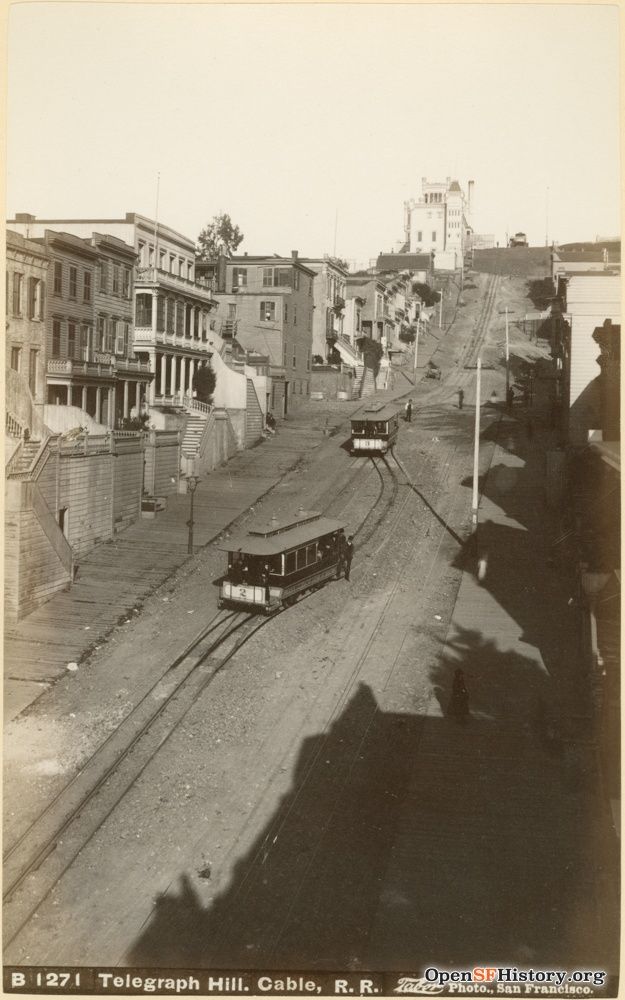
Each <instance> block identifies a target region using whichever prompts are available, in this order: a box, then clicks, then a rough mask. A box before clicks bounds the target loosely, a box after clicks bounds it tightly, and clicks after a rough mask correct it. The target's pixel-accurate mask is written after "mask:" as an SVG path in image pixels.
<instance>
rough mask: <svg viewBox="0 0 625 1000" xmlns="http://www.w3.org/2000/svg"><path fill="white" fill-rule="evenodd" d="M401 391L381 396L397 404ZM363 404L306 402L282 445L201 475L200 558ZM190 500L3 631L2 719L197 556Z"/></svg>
mask: <svg viewBox="0 0 625 1000" xmlns="http://www.w3.org/2000/svg"><path fill="white" fill-rule="evenodd" d="M404 392H405V390H404V389H403V386H401V385H399V386H397V387H396V388H395V389H393V390H389V391H386V392H379V393H377V394H376V396H375V397H374V398H377V399H380V400H382V399H387V400H391V399H393V398H395V397H396V396H398V395H401V394H402V393H404ZM360 406H362V400H354V401H349V402H340V403H336V404H332V403H330V404H326V405H324V404H319V403H314V402H306V403H305V404H303V405H302V407H301V408H300V409H299V410H298V411H297V412H296V413H294V414H292V415H290V416H289V418H288V419H287V420H286V421H283V422H281V423H280V425H279V428H278V432H277V434H276V435H275V437H270V438H268V439H267V440H264V441H262V442H260V444H259V445H257V446H256V447H254V448H251V449H248V450H246V451H243V452H240V453H238V454H237V455H235V456H234V458H233V459H232V460H231V461H230V462H228V463H227V464H226V465H224V466H221V467H220V468H218V469H215V470H214V471H213V472H211V473H210V474H209V475H207V476H205V477H203V478H202V479H201V480H200V482H199V484H198V487H197V490H196V492H195V495H194V538H193V543H194V551H195V552H197V551H198V550H199V549H201V548H202V547H204V546H206V545H207V544H208V543H209V542H210V541H211V540H213V539H214V538H216V537H217V536H218V535H219V534H220V533H221V532H222V531H223V530H224V528H226V527H227V526H228V525H230V524H232V522H233V521H235V520H236V519H237V518H239V517H240V516H241V515H243V514H244V513H246V512H247V511H248V510H249V508H250V507H251V506H252V505H253V504H254V503H255V502H257V501H258V499H259V498H261V497H263V496H264V495H265V494H266V493H268V492H269V491H270V490H271V489H273V488H274V487H275V486H276V485H277V484H278V483H279V482H280V481H281V480H282V479H283V478H284V476H286V475H287V473H288V472H289V471H291V470H292V469H294V468H295V467H296V466H297V464H298V463H299V462H300V461H301V459H302V458H303V457H304V456H306V455H308V454H309V453H310V452H311V451H313V450H316V449H318V448H319V447H320V446H323V444H324V442H325V443H326V444H327V445H328V446H329V447H332V448H336V447H337V443H336V440H334V441H332V435H334V434H335V432H336V431H337V430H338V429H339V428H340V427H344V428H345V430H347V421H348V419H349V417H350V415H351V413H352V412H354V410H356V409H358V408H359V407H360ZM189 507H190V503H189V497H188V496H187V495H186V494H173V495H171V496H169V497H168V498H167V509H166V510H165V511H162V512H159V513H158V514H157V516H156V518H155V519H154V520H151V519H139V520H138V521H136V522H134V523H133V524H132V525H130V526H129V527H128V528H126V529H125V530H124V531H123V532H121V533H120V534H119V535H117V536H116V537H115V538H113V539H111V540H110V541H108V542H104V543H102V544H101V545H98V546H96V547H95V548H94V549H93V550H92V551H91V552H89V553H88V554H87V555H86V556H85V557H84V558H83V559H82V560H81V561H80V565H79V567H78V573H77V578H76V580H75V582H74V584H73V585H72V586H71V588H70V589H69V590H67V591H64V592H61V593H59V594H56V595H55V596H54V597H53V598H52V599H51V600H50V601H48V602H47V603H46V604H44V605H42V606H41V607H40V608H38V609H37V610H36V611H34V612H33V613H32V614H30V615H28V617H26V618H24V619H23V620H22V621H20V622H18V623H17V625H16V626H14V627H12V628H10V629H7V630H6V631H5V641H4V681H5V683H4V717H5V720H7V719H11V718H14V717H15V716H16V715H17V714H19V712H21V711H23V709H24V708H26V707H27V706H28V705H29V704H30V703H31V702H33V701H34V700H35V699H36V698H38V697H39V696H40V695H41V694H42V693H43V691H45V690H46V689H47V688H48V687H49V685H50V684H52V683H53V682H54V681H55V680H56V679H57V678H58V677H60V676H62V675H63V674H64V673H65V671H66V670H67V665H68V663H72V662H75V663H80V662H82V661H84V660H85V659H86V658H87V657H88V656H89V654H90V653H91V652H92V651H93V650H94V649H95V648H96V647H99V646H100V645H101V644H102V643H103V642H104V641H105V640H106V637H107V635H108V634H109V633H110V632H111V630H112V629H113V628H114V627H115V626H116V625H117V624H119V623H120V622H123V621H126V620H128V618H130V617H132V616H133V614H138V613H139V611H140V607H141V604H142V602H143V601H144V600H145V598H146V597H147V596H148V595H149V594H151V593H152V592H153V591H154V590H156V589H157V588H158V587H159V586H160V585H162V584H163V583H164V582H165V581H166V580H167V579H168V578H169V577H170V576H171V575H172V574H173V573H174V572H175V571H176V570H177V569H178V568H179V567H181V566H182V565H183V563H185V562H186V560H187V559H188V558H189V555H188V552H187V543H188V527H187V523H188V518H189Z"/></svg>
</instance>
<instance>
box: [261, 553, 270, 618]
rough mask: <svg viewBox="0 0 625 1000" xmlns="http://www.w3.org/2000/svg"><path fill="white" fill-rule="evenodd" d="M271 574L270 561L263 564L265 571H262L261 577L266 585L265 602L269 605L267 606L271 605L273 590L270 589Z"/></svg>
mask: <svg viewBox="0 0 625 1000" xmlns="http://www.w3.org/2000/svg"><path fill="white" fill-rule="evenodd" d="M270 576H271V568H270V566H269V563H267V562H266V563H265V565H264V566H263V571H262V573H261V577H260V578H261V581H262V583H263V585H264V587H265V604H266V605H267V607H269V603H270V601H271V591H270V589H269V577H270Z"/></svg>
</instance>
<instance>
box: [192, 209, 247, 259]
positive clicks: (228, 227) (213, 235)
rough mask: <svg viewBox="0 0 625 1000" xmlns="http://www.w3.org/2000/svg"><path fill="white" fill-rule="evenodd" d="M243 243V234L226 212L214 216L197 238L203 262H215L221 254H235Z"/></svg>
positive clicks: (198, 249) (198, 251)
mask: <svg viewBox="0 0 625 1000" xmlns="http://www.w3.org/2000/svg"><path fill="white" fill-rule="evenodd" d="M242 242H243V233H242V232H241V230H240V229H239V227H238V226H235V225H233V222H232V219H231V218H230V216H229V215H227V214H226V213H225V212H221V214H220V215H214V216H213V219H212V222H209V223H208V224H207V225H206V226H205V227H204V229H203V230H202V232H201V233H200V235H199V236H198V238H197V247H196V250H197V254H198V256H199V257H200V259H201V260H214V259H215V257H217V256H218V255H219V252H220V251H221V252H222V253H226V254H231V253H234V251H235V250H236V249H237V247H238V246H239V244H240V243H242Z"/></svg>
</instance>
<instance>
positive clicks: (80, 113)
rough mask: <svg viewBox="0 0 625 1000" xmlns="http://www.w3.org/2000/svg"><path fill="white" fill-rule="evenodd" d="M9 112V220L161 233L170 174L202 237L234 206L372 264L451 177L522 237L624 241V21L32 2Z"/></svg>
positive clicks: (12, 71) (245, 217) (496, 13)
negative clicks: (406, 207) (416, 206)
mask: <svg viewBox="0 0 625 1000" xmlns="http://www.w3.org/2000/svg"><path fill="white" fill-rule="evenodd" d="M8 96H9V105H8V107H9V119H8V125H9V128H8V140H7V141H8V190H7V207H8V212H9V217H11V216H12V215H13V213H14V212H16V211H27V212H32V213H34V214H36V215H38V216H39V217H40V218H44V217H48V218H55V217H57V218H58V217H67V218H80V217H91V216H93V217H101V218H104V217H120V216H123V215H124V214H125V213H126V212H127V211H137V212H141V213H144V214H146V215H149V216H151V217H153V215H154V211H155V202H156V177H157V172H160V199H159V218H160V220H161V221H162V222H164V223H167V224H169V225H171V226H173V227H174V228H175V229H178V230H180V231H181V232H183V233H185V234H186V235H188V236H191V237H192V238H196V237H197V234H198V232H199V230H200V229H201V228H202V226H203V225H204V224H205V222H206V221H207V220H209V219H210V218H211V217H212V216H213V215H214V214H215V213H217V212H219V211H222V210H223V211H226V212H228V213H230V215H231V216H232V219H233V220H234V221H235V222H236V223H237V224H238V225H239V226H240V228H241V229H242V230H243V232H244V233H245V241H244V243H243V244H242V246H241V250H242V251H243V250H247V251H248V252H249V253H280V254H285V253H286V254H288V253H289V252H290V251H291V250H292V249H298V250H299V251H300V253H301V254H304V255H306V256H316V255H320V254H323V253H324V252H328V253H332V252H333V251H334V249H335V223H337V225H336V252H337V253H338V254H340V255H342V256H345V257H347V258H348V259H352V260H357V261H358V262H362V261H365V260H367V259H368V258H370V257H374V256H376V255H377V254H378V252H379V251H381V250H390V249H391V248H392V247H393V246H394V244H395V243H396V242H397V241H398V240H401V239H402V238H403V203H404V201H405V200H406V199H408V198H411V197H418V196H419V195H420V192H421V178H422V177H427V178H428V179H430V180H441V179H444V178H445V177H447V176H451V177H453V178H456V179H457V180H458V181H459V182H460V184H461V186H462V188H463V189H464V190H466V185H467V181H468V180H469V179H473V180H474V181H475V200H474V211H473V216H472V222H473V226H474V228H475V230H476V232H480V233H494V234H495V235H496V238H497V239H499V240H501V241H503V240H504V239H505V236H506V232H507V231H509V232H510V233H513V232H515V231H516V230H524V231H525V232H527V234H528V236H529V239H530V243H532V244H542V243H544V242H545V235H546V231H547V216H548V234H549V239H550V240H551V239H556V240H559V241H560V242H567V241H571V240H576V239H594V238H595V236H596V235H597V234H599V235H601V236H609V235H616V234H617V233H618V231H619V213H620V206H619V177H620V172H619V134H618V13H617V8H616V7H608V6H599V5H594V6H592V5H588V6H585V5H584V6H573V5H571V6H569V5H546V6H538V5H528V6H524V5H513V6H503V5H485V6H477V5H476V6H473V5H465V6H460V5H453V4H451V5H434V4H414V5H411V4H403V5H377V4H374V5H364V4H359V5H329V4H327V5H322V4H314V5H296V4H287V5H281V6H270V5H264V4H256V5H227V4H224V5H203V4H197V5H195V4H164V5H158V6H157V5H150V4H131V3H130V4H98V3H93V4H80V3H75V4H74V3H73V4H55V3H47V4H36V3H35V4H24V5H13V6H12V7H11V10H10V22H9V95H8ZM547 189H549V190H548V193H547ZM337 213H338V222H337Z"/></svg>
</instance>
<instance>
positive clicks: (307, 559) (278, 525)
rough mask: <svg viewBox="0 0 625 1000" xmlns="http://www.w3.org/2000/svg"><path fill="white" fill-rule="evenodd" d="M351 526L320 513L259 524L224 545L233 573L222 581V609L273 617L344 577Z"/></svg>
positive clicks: (222, 547) (229, 539)
mask: <svg viewBox="0 0 625 1000" xmlns="http://www.w3.org/2000/svg"><path fill="white" fill-rule="evenodd" d="M344 528H345V522H344V521H337V520H335V519H334V518H329V517H324V516H323V515H322V514H321V513H320V512H319V511H305V510H302V509H300V511H299V512H298V514H297V515H296V516H295V517H293V516H292V515H291V516H290V517H287V518H283V519H278V518H277V517H276V516H275V515H274V516H273V517H272V518H271V520H270V521H265V522H262V523H261V522H259V523H257V524H255V525H254V526H253V527H251V528H250V529H249V530H248V531H246V532H244V533H238V534H236V535H233V536H232V537H231V538H227V539H224V540H223V541H221V542H220V543H219V544H218V546H217V548H219V549H221V551H222V552H227V553H228V570H227V572H226V574H225V575H224V576H223V577H222V579H221V581H220V588H219V607H220V608H221V607H224V606H225V605H228V606H235V607H240V608H241V607H242V608H246V609H247V610H249V611H263V612H265V613H270V612H273V611H276V610H278V609H279V608H283V607H285V606H286V605H289V604H292V603H293V602H294V601H295V599H296V598H297V595H298V594H300V593H302V591H304V590H310V589H311V588H312V587H318V586H319V585H320V584H322V583H325V581H326V580H332V579H337V580H338V578H339V576H340V574H341V571H342V568H343V563H342V558H341V556H342V548H343V545H344V543H345V534H344Z"/></svg>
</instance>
